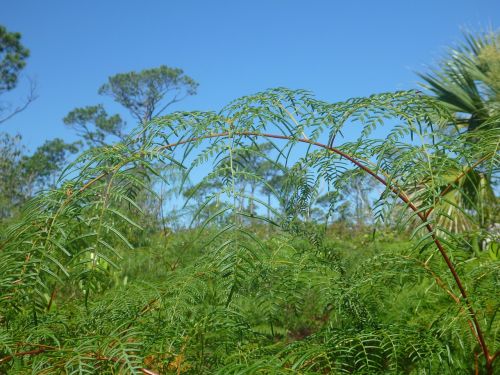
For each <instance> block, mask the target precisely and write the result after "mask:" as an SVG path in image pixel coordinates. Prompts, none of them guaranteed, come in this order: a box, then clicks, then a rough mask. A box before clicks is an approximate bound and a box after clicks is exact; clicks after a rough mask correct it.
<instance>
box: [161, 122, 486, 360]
mask: <svg viewBox="0 0 500 375" xmlns="http://www.w3.org/2000/svg"><path fill="white" fill-rule="evenodd" d="M235 135H242V136H254V137H263V138H274V139H281V140H288V141H295V142H301V143H307V144H310V145H313V146H317V147H320V148H323V149H325V150H328V151H330V152H332V153H334V154H337V155H339V156H341V157H343V158H345V159H347V160H349V161H350V162H351V163H353V164H354V165H355V166H356V167H358V168H359V169H361V170H363V171H364V172H366V173H368V174H369V175H370V176H372V177H373V178H374V179H376V180H377V181H378V182H379V183H381V184H382V185H384V186H385V187H386V188H387V189H389V190H390V191H391V192H392V193H394V194H395V195H396V196H397V197H398V198H399V199H400V200H401V201H403V202H404V203H405V204H406V205H407V206H408V207H409V208H410V209H411V210H412V211H413V212H414V213H415V214H416V215H417V216H418V217H419V218H420V220H421V221H422V223H424V224H425V228H426V229H427V231H428V232H429V233H430V234H431V238H432V240H433V242H434V244H435V245H436V247H437V248H438V250H439V252H440V253H441V256H442V258H443V259H444V261H445V263H446V266H447V267H448V270H449V271H450V272H451V274H452V276H453V279H454V281H455V284H456V285H457V287H458V289H459V291H460V294H461V295H462V297H463V299H464V300H465V303H466V305H467V310H468V311H469V314H470V316H471V318H472V321H473V324H474V328H475V330H476V334H477V335H476V337H477V339H478V343H479V345H480V346H481V350H482V352H483V354H484V356H485V358H486V361H487V366H489V367H491V365H492V362H493V360H494V359H495V358H496V356H493V357H492V356H490V354H489V350H488V346H487V345H486V340H485V339H484V335H483V332H482V329H481V326H480V324H479V321H478V319H477V315H476V312H475V311H474V308H473V307H472V304H471V302H470V301H469V297H468V295H467V292H466V290H465V288H464V286H463V283H462V280H461V279H460V276H459V275H458V273H457V271H456V269H455V266H454V265H453V263H452V261H451V259H450V257H449V256H448V253H447V252H446V250H445V249H444V246H443V245H442V243H441V241H439V239H438V238H437V236H436V234H435V233H434V228H433V227H432V225H431V224H430V223H428V222H427V218H426V216H425V214H424V213H422V212H421V211H420V210H419V209H418V207H417V206H416V205H415V204H414V203H413V202H412V201H411V200H410V198H409V197H408V195H407V194H405V193H404V192H403V191H401V190H399V189H398V188H396V187H394V186H393V185H391V184H390V183H388V182H387V181H386V180H385V179H384V178H383V177H380V176H379V175H378V174H377V173H375V172H374V171H373V170H372V169H370V168H369V167H367V166H365V165H364V164H363V163H361V162H360V161H359V160H357V159H355V158H354V157H353V156H351V155H349V154H347V153H345V152H343V151H342V150H340V149H338V148H335V147H330V146H328V145H326V144H323V143H319V142H314V141H311V140H309V139H305V138H294V137H291V136H285V135H278V134H268V133H258V132H245V131H244V132H238V131H235V132H221V133H216V134H207V135H204V136H200V137H194V138H190V139H185V140H182V141H179V142H175V143H170V144H167V145H164V146H161V147H159V149H158V150H162V149H170V148H174V147H176V146H179V145H182V144H186V143H191V142H196V141H199V140H203V139H209V138H218V137H232V136H235Z"/></svg>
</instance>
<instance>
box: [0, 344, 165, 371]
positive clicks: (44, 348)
mask: <svg viewBox="0 0 500 375" xmlns="http://www.w3.org/2000/svg"><path fill="white" fill-rule="evenodd" d="M30 345H35V344H30ZM37 346H38V345H37ZM39 346H41V348H40V349H35V350H28V351H25V352H17V353H13V354H11V355H8V356H6V357H3V358H0V364H2V363H5V362H9V361H11V360H12V359H14V357H24V356H34V355H38V354H41V353H45V352H48V351H57V350H59V349H58V348H57V347H53V346H46V345H39ZM90 355H91V356H93V357H94V358H95V359H96V360H98V361H111V362H122V360H120V359H118V358H113V357H103V356H101V355H98V354H90ZM139 371H140V372H142V373H143V374H146V375H158V374H157V373H156V372H154V371H151V370H148V369H146V368H140V369H139Z"/></svg>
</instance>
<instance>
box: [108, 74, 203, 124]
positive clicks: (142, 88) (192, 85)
mask: <svg viewBox="0 0 500 375" xmlns="http://www.w3.org/2000/svg"><path fill="white" fill-rule="evenodd" d="M197 87H198V84H197V83H196V82H195V81H194V80H193V79H192V78H191V77H189V76H187V75H185V74H184V72H183V70H182V69H179V68H170V67H168V66H165V65H161V66H160V67H158V68H153V69H144V70H142V71H140V72H128V73H120V74H116V75H114V76H112V77H109V79H108V82H107V83H105V84H104V85H102V86H101V87H100V88H99V94H101V95H109V96H111V97H112V98H113V99H114V100H115V101H116V102H117V103H120V104H121V105H122V106H124V107H125V108H127V109H128V110H129V111H130V113H131V114H132V115H133V116H134V117H135V118H136V119H137V121H138V122H139V123H140V122H147V121H150V120H151V119H152V118H153V117H156V116H158V115H160V114H161V113H162V112H163V111H164V110H165V109H166V108H167V107H168V106H169V105H171V104H173V103H175V102H178V101H180V100H182V99H183V98H184V97H186V96H188V95H194V94H196V88H197ZM170 95H171V96H172V97H171V98H170V97H168V96H170ZM165 100H166V102H165Z"/></svg>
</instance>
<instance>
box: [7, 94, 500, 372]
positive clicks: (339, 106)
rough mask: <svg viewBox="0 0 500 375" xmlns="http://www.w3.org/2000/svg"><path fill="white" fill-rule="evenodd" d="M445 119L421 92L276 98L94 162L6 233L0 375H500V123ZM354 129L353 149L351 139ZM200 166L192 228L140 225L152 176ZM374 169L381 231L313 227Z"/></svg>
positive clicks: (238, 106) (149, 136) (93, 153)
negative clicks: (271, 170)
mask: <svg viewBox="0 0 500 375" xmlns="http://www.w3.org/2000/svg"><path fill="white" fill-rule="evenodd" d="M450 121H452V118H451V117H450V116H449V115H448V114H447V112H446V111H445V110H444V109H443V108H442V107H440V106H439V105H438V104H437V103H436V102H434V101H433V100H431V99H430V98H427V97H424V96H422V95H420V94H418V93H414V92H401V93H389V94H381V95H377V96H373V97H370V98H362V99H355V100H350V101H347V102H344V103H335V104H329V103H324V102H321V101H318V100H316V99H314V98H313V97H312V96H311V95H310V94H309V93H306V92H303V91H290V90H285V89H277V90H270V91H268V92H265V93H260V94H257V95H255V96H251V97H246V98H242V99H239V100H237V101H235V102H233V103H231V104H230V105H228V106H227V107H226V108H224V109H223V110H222V111H221V112H219V113H212V112H207V113H205V112H194V113H174V114H172V115H169V116H166V117H164V118H161V119H157V120H155V121H153V122H152V123H150V124H148V125H147V126H144V127H142V128H141V129H138V132H137V133H136V134H135V135H133V136H132V137H131V138H130V139H129V140H128V141H127V142H125V143H121V144H117V145H114V146H110V147H105V148H100V149H92V150H90V151H89V152H87V153H86V154H84V155H82V156H81V157H80V158H79V159H78V160H77V161H76V162H75V163H73V164H72V165H70V166H69V167H68V169H67V170H66V171H65V172H64V173H63V177H62V178H61V180H60V184H59V186H58V187H57V188H55V189H53V190H51V191H48V192H45V193H43V194H40V195H39V196H37V197H36V198H35V199H33V200H32V201H31V202H29V203H28V204H27V206H26V207H25V208H24V211H23V216H22V217H21V218H20V219H19V220H17V221H15V222H14V223H12V225H11V226H9V227H8V228H6V229H3V230H2V238H1V241H2V242H1V252H0V293H1V294H0V371H3V372H8V373H12V374H16V373H18V374H25V373H36V374H54V373H55V374H58V373H61V374H63V373H70V374H84V373H103V374H106V373H146V374H160V373H165V374H168V373H172V374H179V373H191V374H217V373H218V374H255V373H262V374H281V373H283V374H284V373H302V374H327V373H333V374H337V373H359V374H375V373H394V374H460V373H464V374H469V373H471V372H473V371H478V372H479V371H485V373H490V374H491V373H493V371H494V366H497V365H496V362H495V361H494V358H495V356H496V354H495V353H496V352H495V350H496V348H498V341H499V337H498V330H499V328H500V327H499V322H498V319H497V317H496V315H497V311H498V308H499V305H498V301H499V299H498V292H497V290H498V281H499V276H500V274H499V272H500V269H499V267H498V261H497V259H498V253H497V250H495V247H494V246H492V245H493V243H494V241H492V240H491V238H490V237H487V236H488V235H489V232H488V231H487V228H485V223H486V222H487V221H486V220H485V218H486V217H490V218H491V217H494V215H496V213H495V212H496V210H495V207H494V206H492V205H491V203H489V204H485V203H484V202H485V200H484V199H483V200H480V199H476V198H478V197H479V196H482V195H484V194H486V193H488V194H490V193H491V189H490V190H487V189H486V188H484V181H485V179H486V178H488V179H489V180H490V181H491V180H492V179H493V178H494V176H495V173H496V172H497V169H498V160H497V157H498V152H497V150H498V139H499V138H498V130H497V128H498V126H496V127H495V126H493V127H491V126H487V127H485V129H482V130H477V131H476V132H475V133H474V134H473V135H471V134H468V133H456V134H453V135H449V134H446V133H443V132H439V131H438V130H437V128H438V127H439V126H442V125H443V124H448V123H449V122H450ZM391 122H396V125H394V126H393V127H392V130H391V131H390V132H388V134H387V135H386V136H385V137H384V138H382V139H376V138H375V137H374V136H373V134H374V132H375V130H376V129H377V128H378V127H380V126H382V125H383V124H384V123H391ZM487 125H491V124H487ZM346 126H351V127H353V128H356V127H357V129H359V130H360V135H359V137H358V138H357V139H354V140H345V142H343V143H341V142H340V140H341V139H342V136H343V134H342V132H343V128H344V127H346ZM258 138H265V139H267V140H270V141H271V145H272V147H271V149H272V151H271V153H268V154H266V153H265V152H264V150H263V149H262V148H261V146H260V145H261V144H259V143H258V142H257V139H258ZM478 138H479V139H481V142H478V141H477V139H478ZM279 142H281V143H279ZM292 149H293V150H294V152H292ZM253 154H257V155H260V156H261V157H265V158H266V159H267V160H268V161H269V162H270V163H272V164H271V165H273V166H276V167H277V168H278V169H279V170H281V171H282V172H281V177H282V183H281V185H280V187H279V188H278V187H277V185H273V184H271V183H269V181H268V180H266V179H265V177H264V176H263V175H261V174H259V173H258V172H256V171H253V170H252V169H251V165H250V167H249V164H248V163H247V164H245V163H244V161H245V160H246V159H250V155H253ZM297 155H298V156H297ZM478 161H479V162H478ZM207 165H209V166H210V173H208V175H207V176H206V177H205V178H204V180H203V181H205V182H206V183H207V184H209V186H211V187H215V188H214V189H212V190H211V191H210V192H207V193H205V194H203V199H202V200H201V201H200V202H199V204H198V205H197V206H195V208H194V210H193V211H192V213H191V216H192V223H191V225H189V226H186V227H185V228H184V229H179V230H176V231H174V232H168V231H166V230H164V229H165V228H163V230H162V228H161V225H159V224H158V223H156V224H151V222H150V221H148V220H147V218H145V216H146V215H145V213H144V212H143V211H144V210H143V209H142V207H141V204H143V203H144V201H145V199H144V194H145V192H146V191H148V189H149V190H150V191H151V192H150V193H149V195H147V197H148V198H147V199H149V200H154V196H155V194H154V193H155V186H154V184H153V183H152V181H153V180H152V179H151V176H152V175H156V176H160V177H161V173H162V170H163V171H165V170H166V171H171V170H172V169H168V168H173V167H175V168H178V169H180V170H183V171H184V172H183V173H182V175H183V176H184V178H187V176H188V175H189V173H190V172H191V171H192V170H194V169H196V168H200V166H207ZM166 167H168V168H166ZM353 167H355V168H353ZM457 171H459V172H458V175H457ZM361 173H364V174H365V175H368V176H369V177H370V178H372V179H374V180H375V182H377V183H379V185H380V187H381V189H380V190H379V191H375V190H374V192H375V193H377V200H376V202H375V204H374V207H373V214H374V219H373V221H372V222H370V223H369V225H367V226H356V225H354V223H353V222H346V221H341V220H336V222H335V223H334V224H332V221H330V222H329V221H328V217H327V218H326V221H325V222H324V223H319V222H318V220H314V219H312V217H311V215H310V212H311V208H312V207H313V205H314V202H316V201H317V198H318V192H319V191H320V189H322V188H324V187H326V188H327V190H328V192H331V193H332V195H331V196H329V198H328V203H329V204H328V206H329V208H328V210H329V212H333V213H335V212H337V211H338V209H339V207H338V205H337V203H338V200H337V198H336V197H337V196H336V195H335V194H336V192H337V193H338V192H342V191H344V190H346V189H349V188H350V187H349V185H348V183H349V181H352V180H353V179H354V178H356V177H357V176H359V175H360V174H361ZM477 176H481V178H477ZM464 180H465V181H467V184H465V185H464V183H463V181H464ZM254 184H255V185H261V186H265V187H267V190H266V191H267V192H269V200H267V202H266V200H265V199H264V198H263V197H261V196H259V195H258V194H253V192H254V191H256V190H255V188H254ZM200 186H202V185H200V184H198V188H199V187H200ZM205 186H207V185H205ZM248 186H250V188H249V187H248ZM351 188H352V187H351ZM252 189H253V190H252ZM471 189H472V191H473V193H470V191H471ZM193 195H194V192H193V193H190V197H189V198H191V196H193ZM271 197H272V198H271ZM193 199H194V198H193ZM478 202H479V203H478ZM247 203H248V204H247ZM186 207H187V206H186ZM478 218H479V219H478ZM491 220H494V218H493V219H491ZM384 223H385V224H384ZM163 224H164V223H163ZM464 228H465V229H466V230H464ZM486 240H488V241H486ZM478 243H481V244H487V246H486V245H484V246H482V248H479V247H478V245H477V244H478ZM497 362H498V361H497Z"/></svg>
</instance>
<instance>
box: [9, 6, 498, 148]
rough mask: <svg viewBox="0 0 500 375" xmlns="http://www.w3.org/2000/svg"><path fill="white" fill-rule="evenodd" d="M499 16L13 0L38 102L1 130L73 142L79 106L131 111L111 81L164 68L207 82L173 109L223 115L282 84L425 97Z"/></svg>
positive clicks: (478, 11) (340, 95)
mask: <svg viewBox="0 0 500 375" xmlns="http://www.w3.org/2000/svg"><path fill="white" fill-rule="evenodd" d="M499 18H500V1H498V0H496V1H494V0H474V1H472V0H471V1H464V0H439V1H438V0H434V1H429V0H419V1H401V0H399V1H397V0H394V1H382V0H379V1H368V0H365V1H347V0H345V1H334V0H331V1H326V0H324V1H314V0H309V1H294V0H252V1H236V0H232V1H218V0H213V1H202V0H199V1H193V0H182V1H159V0H156V1H152V0H150V1H146V0H143V1H136V0H120V1H118V0H115V1H111V0H108V1H104V0H99V1H96V0H85V1H70V0H51V1H37V0H31V1H28V0H15V1H14V0H10V1H4V3H3V4H2V12H1V14H0V24H3V25H4V26H6V27H7V28H8V29H9V30H10V31H18V32H21V33H22V35H23V38H22V41H23V43H24V45H25V46H27V47H28V48H29V49H30V50H31V57H30V59H29V61H28V65H27V68H26V70H25V74H26V75H28V76H30V77H35V78H36V80H37V82H38V94H39V99H38V100H37V101H36V102H34V103H33V104H32V105H31V107H30V108H29V109H27V110H26V111H25V112H24V113H22V114H20V115H18V116H16V117H15V118H13V119H12V120H10V121H9V122H6V123H5V124H3V125H1V129H0V131H8V132H10V133H20V134H21V135H22V136H23V138H24V143H25V144H26V145H27V146H28V147H29V148H30V149H32V150H33V149H34V148H35V147H36V146H38V145H40V144H41V143H42V142H43V141H44V140H46V139H50V138H54V137H62V138H65V139H67V140H74V139H76V138H75V136H74V134H73V132H72V131H71V130H69V129H66V128H65V126H64V124H63V123H62V118H63V117H64V116H65V115H66V114H67V113H68V112H69V111H70V110H72V109H73V108H75V107H80V106H85V105H92V104H97V103H103V104H105V105H106V107H107V108H108V109H109V111H110V112H119V113H121V114H125V111H124V110H122V109H121V108H120V107H119V106H117V105H114V104H113V103H112V102H111V101H110V100H108V99H106V98H104V97H101V96H99V95H98V94H97V89H98V87H99V86H100V85H101V84H103V83H104V82H105V81H106V79H107V77H108V76H110V75H113V74H116V73H120V72H127V71H131V70H141V69H145V68H151V67H156V66H159V65H161V64H165V65H169V66H173V67H180V68H183V69H184V71H185V72H186V73H187V74H188V75H190V76H191V77H193V78H194V79H195V80H196V81H198V82H199V83H200V87H199V93H198V95H197V96H195V97H190V98H188V99H187V100H185V101H183V102H181V103H179V104H177V105H176V106H175V107H172V110H176V109H179V110H180V109H182V110H190V109H203V110H209V109H214V110H218V109H219V108H220V107H222V106H223V105H224V104H226V103H227V102H228V101H230V100H232V99H234V98H236V97H239V96H242V95H246V94H251V93H254V92H256V91H260V90H264V89H266V88H270V87H276V86H285V87H290V88H304V89H308V90H311V91H313V92H314V93H315V94H316V96H317V97H318V98H320V99H323V100H327V101H339V100H343V99H347V98H349V97H353V96H365V95H369V94H372V93H376V92H383V91H392V90H400V89H408V88H414V87H416V84H417V81H418V78H417V76H416V75H415V71H423V70H425V69H426V65H428V64H432V63H433V62H436V61H437V60H438V59H439V57H440V56H442V55H443V53H444V51H445V48H446V47H447V46H449V45H451V44H453V43H455V42H458V41H460V40H461V29H463V28H469V29H472V30H481V29H486V28H488V27H493V28H498V26H499V21H500V19H499ZM24 89H25V87H24V86H23V85H20V87H19V88H18V89H17V90H16V91H15V92H14V93H13V94H12V95H11V96H9V98H11V97H12V99H16V98H19V97H20V96H22V95H23V93H24V91H25V90H24ZM23 90H24V91H23ZM4 99H5V98H4ZM124 117H125V118H126V119H127V120H128V123H129V124H131V125H132V124H133V121H132V120H131V119H130V118H129V117H127V116H126V115H125V116H124Z"/></svg>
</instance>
